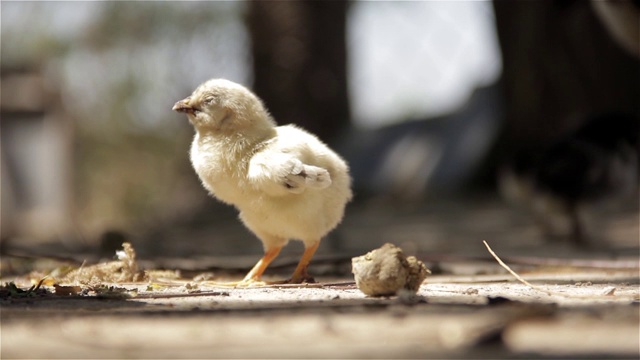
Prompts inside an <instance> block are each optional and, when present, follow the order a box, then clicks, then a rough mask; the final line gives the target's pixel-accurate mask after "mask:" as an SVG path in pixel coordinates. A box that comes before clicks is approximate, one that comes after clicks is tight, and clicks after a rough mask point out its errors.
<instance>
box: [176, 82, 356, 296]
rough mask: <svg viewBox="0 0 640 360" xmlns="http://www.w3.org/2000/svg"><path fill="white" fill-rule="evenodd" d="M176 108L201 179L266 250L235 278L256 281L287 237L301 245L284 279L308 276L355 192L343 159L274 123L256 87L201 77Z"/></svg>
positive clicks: (307, 135) (317, 142)
mask: <svg viewBox="0 0 640 360" xmlns="http://www.w3.org/2000/svg"><path fill="white" fill-rule="evenodd" d="M173 110H175V111H178V112H182V113H185V114H186V115H187V117H188V118H189V121H190V122H191V124H192V125H193V126H194V128H195V131H196V134H195V137H194V139H193V143H192V144H191V152H190V158H191V163H192V165H193V168H194V169H195V171H196V173H197V174H198V176H199V177H200V180H201V181H202V184H203V186H204V187H205V188H206V189H207V190H208V191H209V193H210V194H211V195H213V196H214V197H215V198H217V199H218V200H220V201H222V202H224V203H227V204H231V205H234V206H235V207H236V208H237V209H238V210H239V212H240V219H241V220H242V222H243V223H244V225H245V226H246V227H247V228H248V229H249V230H251V232H253V233H254V234H255V235H256V236H257V237H258V238H259V239H260V241H262V244H263V247H264V256H263V257H262V258H261V259H260V260H259V261H258V263H257V264H256V265H255V266H254V267H253V268H252V269H251V271H249V273H248V274H247V275H246V277H245V278H244V280H243V281H242V282H240V283H239V284H240V285H251V284H255V283H259V282H260V278H261V276H262V274H263V273H264V271H265V269H266V268H267V267H268V266H269V264H270V263H271V262H272V261H273V259H275V258H276V257H277V256H278V254H279V253H280V250H281V249H282V247H283V246H285V245H286V244H287V243H288V242H289V240H290V239H296V240H301V241H302V242H303V243H304V246H305V251H304V254H303V255H302V258H301V259H300V262H299V264H298V266H297V267H296V269H295V271H294V273H293V275H292V277H291V278H290V279H289V280H288V281H286V282H290V283H302V282H306V281H313V278H311V277H310V276H309V274H308V273H307V267H308V266H309V262H310V261H311V258H312V257H313V254H314V253H315V252H316V250H317V248H318V245H319V244H320V240H321V239H322V238H323V237H324V236H325V235H326V234H327V233H329V232H330V231H331V230H333V229H334V228H335V227H336V226H337V225H338V224H339V223H340V221H341V220H342V217H343V215H344V209H345V206H346V204H347V203H348V202H349V200H350V199H351V197H352V192H351V177H350V176H349V168H348V166H347V164H346V163H345V161H344V160H343V159H342V158H341V157H340V156H338V155H337V154H336V153H335V152H333V151H332V150H331V149H329V147H328V146H327V145H325V144H324V143H322V142H321V141H320V140H318V138H316V137H315V136H314V135H312V134H310V133H308V132H306V131H305V130H303V129H300V128H298V127H296V126H293V125H285V126H276V124H275V122H274V120H273V119H272V117H271V116H270V115H269V113H268V112H267V110H266V108H265V107H264V105H263V103H262V101H261V100H260V99H258V97H257V96H256V95H255V94H253V93H252V92H251V91H249V90H248V89H247V88H245V87H244V86H242V85H239V84H236V83H234V82H231V81H228V80H224V79H211V80H209V81H207V82H205V83H203V84H202V85H200V86H198V87H197V88H196V89H195V90H194V92H193V93H192V94H191V96H189V97H187V98H186V99H184V100H180V101H178V102H177V103H176V104H175V105H174V106H173Z"/></svg>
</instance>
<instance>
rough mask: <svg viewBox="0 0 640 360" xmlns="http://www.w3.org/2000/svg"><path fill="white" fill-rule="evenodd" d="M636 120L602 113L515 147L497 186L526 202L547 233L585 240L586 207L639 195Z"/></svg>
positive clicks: (617, 114) (576, 241) (582, 242)
mask: <svg viewBox="0 0 640 360" xmlns="http://www.w3.org/2000/svg"><path fill="white" fill-rule="evenodd" d="M639 124H640V122H639V119H638V118H637V117H636V116H632V115H628V114H623V113H605V114H601V115H597V116H594V117H591V118H589V119H587V120H586V121H585V122H584V125H582V126H581V127H579V128H578V129H576V130H575V131H573V132H571V133H569V134H567V135H566V136H564V137H563V138H561V139H559V140H558V141H556V142H554V143H552V144H551V145H549V146H546V147H544V148H538V149H526V150H522V151H520V152H517V153H516V154H515V156H514V157H513V159H512V160H511V161H510V162H509V163H508V164H507V165H506V166H505V168H504V170H502V171H501V173H500V189H501V192H502V193H503V195H504V196H505V197H506V198H508V199H509V200H512V201H514V202H517V203H521V204H523V203H524V204H525V205H526V206H527V207H529V208H530V210H531V211H532V212H533V213H534V215H535V216H536V218H537V220H538V221H539V222H540V223H541V226H542V227H543V231H544V232H545V235H546V236H547V237H548V238H557V237H561V238H568V239H570V240H571V241H572V242H573V243H574V244H577V245H586V244H587V243H588V240H590V239H589V238H590V237H591V236H589V234H588V231H587V229H586V226H585V223H584V221H583V219H582V216H581V213H582V212H583V209H584V208H585V207H587V206H593V205H599V204H603V203H605V202H611V201H616V200H621V199H622V198H628V197H629V196H636V197H637V194H638V183H639V177H638V167H639V155H638V154H639V152H640V147H639V141H638V138H639V133H640V128H639Z"/></svg>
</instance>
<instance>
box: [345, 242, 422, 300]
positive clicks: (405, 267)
mask: <svg viewBox="0 0 640 360" xmlns="http://www.w3.org/2000/svg"><path fill="white" fill-rule="evenodd" d="M351 265H352V270H351V271H352V272H353V274H354V277H355V280H356V285H357V286H358V289H360V291H362V292H363V293H365V294H367V295H369V296H391V295H395V294H397V293H398V291H400V290H408V291H411V292H414V293H415V292H417V291H418V289H419V288H420V285H421V284H422V282H423V281H424V279H425V278H426V277H427V274H429V273H431V272H430V271H429V269H427V267H426V266H425V265H424V263H423V262H422V261H420V260H418V259H416V258H415V257H414V256H409V257H405V255H404V253H403V252H402V249H400V248H399V247H397V246H395V245H393V244H389V243H387V244H384V245H383V246H382V247H380V248H379V249H375V250H373V251H370V252H368V253H367V254H365V255H362V256H358V257H355V258H353V259H351Z"/></svg>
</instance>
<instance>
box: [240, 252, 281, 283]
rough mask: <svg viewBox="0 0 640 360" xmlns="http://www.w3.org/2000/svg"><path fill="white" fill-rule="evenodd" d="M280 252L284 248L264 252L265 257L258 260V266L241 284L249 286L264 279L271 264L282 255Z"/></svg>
mask: <svg viewBox="0 0 640 360" xmlns="http://www.w3.org/2000/svg"><path fill="white" fill-rule="evenodd" d="M280 250H282V246H276V247H272V248H269V249H267V250H266V251H265V252H264V256H263V257H262V258H261V259H260V260H258V262H257V263H256V265H255V266H254V267H253V268H252V269H251V271H249V273H248V274H247V276H245V277H244V279H243V280H242V281H241V282H240V284H243V285H249V284H251V283H255V282H259V281H260V277H262V274H264V271H265V270H266V269H267V267H268V266H269V264H271V262H272V261H273V259H275V258H276V257H277V256H278V254H280Z"/></svg>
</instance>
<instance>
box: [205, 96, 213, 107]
mask: <svg viewBox="0 0 640 360" xmlns="http://www.w3.org/2000/svg"><path fill="white" fill-rule="evenodd" d="M214 101H215V98H214V97H213V96H209V97H206V98H204V101H203V102H204V103H205V104H207V105H211V104H212V103H213V102H214Z"/></svg>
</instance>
